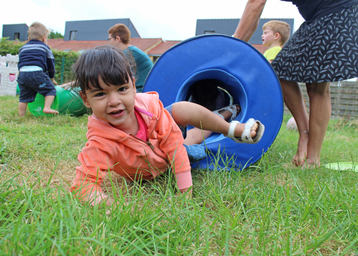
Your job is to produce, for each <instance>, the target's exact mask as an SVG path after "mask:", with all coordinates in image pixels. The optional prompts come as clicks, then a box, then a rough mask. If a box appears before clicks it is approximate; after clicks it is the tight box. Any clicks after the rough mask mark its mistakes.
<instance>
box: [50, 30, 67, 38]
mask: <svg viewBox="0 0 358 256" xmlns="http://www.w3.org/2000/svg"><path fill="white" fill-rule="evenodd" d="M55 38H63V35H61V33H59V32H55V31H54V30H53V29H51V32H50V34H49V35H48V39H55Z"/></svg>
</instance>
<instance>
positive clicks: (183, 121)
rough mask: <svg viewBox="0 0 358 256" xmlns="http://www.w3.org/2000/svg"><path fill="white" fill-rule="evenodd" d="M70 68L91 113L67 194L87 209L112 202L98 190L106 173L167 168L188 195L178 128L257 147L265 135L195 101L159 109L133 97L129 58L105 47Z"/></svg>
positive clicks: (154, 99) (152, 173)
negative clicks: (203, 131)
mask: <svg viewBox="0 0 358 256" xmlns="http://www.w3.org/2000/svg"><path fill="white" fill-rule="evenodd" d="M73 69H74V72H75V75H76V81H75V86H78V87H80V89H81V91H80V96H81V97H82V99H83V102H84V104H85V105H86V107H88V108H91V109H92V112H93V114H92V116H89V117H88V132H87V139H88V141H87V143H86V146H85V147H84V148H83V149H82V152H81V153H80V154H79V156H78V160H79V161H80V163H81V165H80V166H78V167H77V168H76V177H75V179H74V182H73V185H72V187H71V191H72V192H73V193H76V194H77V196H78V197H79V198H81V199H82V200H84V201H88V202H91V204H92V205H95V204H98V203H100V202H101V201H102V200H106V204H107V205H110V204H111V200H110V199H108V198H107V196H106V195H105V194H104V193H103V192H102V190H101V188H100V184H101V182H102V180H103V178H104V177H105V176H106V174H107V172H108V171H114V172H116V173H118V174H119V175H121V176H123V177H126V178H128V179H131V180H138V179H146V180H151V179H153V178H155V177H156V176H158V175H161V174H163V173H164V172H165V171H166V170H167V169H168V168H171V170H172V171H173V173H174V174H175V177H176V181H177V186H178V189H179V190H180V191H181V192H182V193H184V192H187V191H189V193H190V194H191V187H192V185H193V184H192V178H191V167H190V163H189V159H188V155H187V152H186V150H185V147H184V145H183V142H184V137H183V134H182V131H181V129H180V128H179V126H181V127H186V126H187V125H192V126H194V127H199V128H202V129H206V130H210V131H214V132H217V133H222V134H224V135H226V136H228V137H230V138H232V139H233V140H234V141H236V142H239V143H242V142H246V143H256V142H258V141H259V140H260V139H261V137H262V134H263V132H264V126H263V125H262V124H261V123H260V122H259V121H256V120H254V119H250V120H249V121H248V122H247V123H246V124H241V123H239V122H237V121H233V122H231V123H228V122H226V121H225V120H223V119H222V118H221V117H219V116H218V115H216V114H214V113H212V112H211V111H210V110H208V109H206V108H204V107H202V106H200V105H198V104H195V103H191V102H177V103H173V104H172V105H170V106H168V107H167V108H164V107H163V104H162V102H161V101H160V100H159V95H158V94H157V93H156V92H148V93H136V87H135V79H134V78H133V74H132V72H131V66H130V64H129V62H128V60H127V59H126V57H125V55H124V54H123V53H122V52H121V50H120V49H116V48H113V47H111V46H108V45H106V46H100V47H97V48H94V49H91V50H88V51H86V52H85V53H83V54H82V55H81V57H80V58H79V60H78V61H77V63H76V64H75V65H74V66H73Z"/></svg>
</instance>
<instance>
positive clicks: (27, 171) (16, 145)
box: [0, 97, 358, 255]
mask: <svg viewBox="0 0 358 256" xmlns="http://www.w3.org/2000/svg"><path fill="white" fill-rule="evenodd" d="M0 104H1V107H0V170H1V171H0V255H357V254H358V248H357V245H358V215H357V214H358V212H357V211H358V196H357V177H358V173H356V172H353V171H351V170H346V171H337V170H330V169H327V168H325V167H324V165H325V164H327V163H330V162H347V161H353V162H355V163H357V162H358V152H357V148H358V136H357V132H358V122H357V121H354V120H346V119H341V120H331V122H330V124H329V127H328V131H327V134H326V139H325V142H324V146H323V151H322V159H321V163H322V167H320V168H317V169H314V170H301V169H298V168H291V167H290V165H287V163H290V162H291V159H292V156H293V155H294V154H295V150H296V148H295V147H296V142H297V139H298V134H297V132H294V131H289V130H287V129H286V121H287V120H288V118H289V117H290V116H284V122H283V125H282V129H281V131H280V132H279V134H278V136H277V138H276V140H275V142H274V143H273V145H272V146H271V148H270V149H269V151H268V152H267V153H266V154H265V155H264V156H263V157H262V158H261V159H260V160H259V161H258V162H257V163H255V164H253V165H252V166H251V167H250V168H247V169H245V170H244V171H242V172H228V171H220V170H218V171H209V170H198V169H194V170H193V171H192V173H193V182H194V190H193V197H192V198H191V199H186V198H185V197H184V196H177V195H175V194H176V190H175V187H174V186H173V180H172V176H171V175H163V177H160V178H157V179H156V180H154V181H152V182H144V183H143V184H139V183H131V184H130V183H127V182H125V181H124V180H123V179H121V178H120V177H118V176H116V175H114V174H111V175H108V178H106V181H105V182H104V184H103V189H104V191H105V192H106V193H107V194H108V195H110V196H111V197H112V198H113V199H114V200H116V201H117V202H118V204H117V205H114V206H113V207H112V209H111V212H112V213H111V214H110V215H108V216H107V215H106V214H105V212H106V209H105V208H103V207H102V208H101V207H99V208H98V207H91V206H89V205H83V204H81V203H79V202H78V201H77V200H76V199H75V198H73V197H72V195H71V194H70V193H69V192H68V190H69V185H70V184H71V183H72V179H73V178H74V170H75V167H76V165H77V164H78V161H77V155H78V153H79V152H80V151H81V149H82V147H83V146H84V144H85V142H86V136H85V135H86V131H87V116H81V117H71V116H66V115H59V116H54V117H34V116H32V115H31V114H30V113H27V114H26V117H25V118H19V117H18V113H17V112H18V110H17V104H18V98H15V97H1V98H0Z"/></svg>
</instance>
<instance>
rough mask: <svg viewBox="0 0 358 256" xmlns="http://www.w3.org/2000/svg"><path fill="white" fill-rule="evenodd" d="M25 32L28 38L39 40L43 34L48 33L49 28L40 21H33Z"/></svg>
mask: <svg viewBox="0 0 358 256" xmlns="http://www.w3.org/2000/svg"><path fill="white" fill-rule="evenodd" d="M27 34H28V36H29V39H30V40H32V39H36V40H41V39H42V38H43V37H44V36H47V35H48V34H49V30H48V29H47V28H46V27H45V26H44V25H43V24H42V23H40V22H34V23H32V24H31V25H30V27H29V31H28V32H27Z"/></svg>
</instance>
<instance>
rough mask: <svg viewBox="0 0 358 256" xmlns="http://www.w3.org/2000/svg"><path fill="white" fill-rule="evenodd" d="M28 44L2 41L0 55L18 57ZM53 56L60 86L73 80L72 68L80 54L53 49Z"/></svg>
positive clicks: (5, 39)
mask: <svg viewBox="0 0 358 256" xmlns="http://www.w3.org/2000/svg"><path fill="white" fill-rule="evenodd" d="M25 43H26V42H20V41H9V40H8V38H1V39H0V55H1V56H6V54H8V53H9V54H12V55H16V54H18V53H19V49H20V48H21V47H22V46H23V45H24V44H25ZM52 53H53V56H54V57H55V68H56V75H55V80H56V81H57V83H58V84H62V83H66V82H69V81H71V80H72V79H73V73H72V70H71V66H72V65H73V64H74V63H75V62H76V60H77V58H78V57H79V55H80V54H79V53H78V52H72V51H70V52H63V51H58V50H54V49H52Z"/></svg>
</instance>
